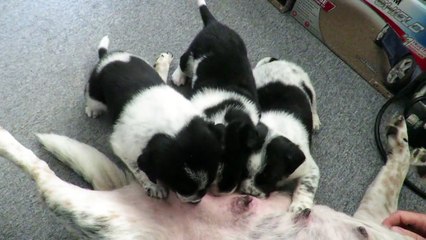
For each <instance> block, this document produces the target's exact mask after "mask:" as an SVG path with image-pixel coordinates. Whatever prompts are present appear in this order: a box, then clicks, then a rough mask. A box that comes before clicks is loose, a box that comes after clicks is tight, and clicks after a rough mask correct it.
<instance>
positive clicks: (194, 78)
mask: <svg viewBox="0 0 426 240" xmlns="http://www.w3.org/2000/svg"><path fill="white" fill-rule="evenodd" d="M205 58H206V57H205V56H202V57H200V58H197V59H194V60H193V61H192V67H191V69H194V70H193V73H192V80H191V86H192V88H194V86H195V82H196V81H197V78H198V76H197V69H198V65H199V64H200V63H201V62H202V61H203V60H204V59H205Z"/></svg>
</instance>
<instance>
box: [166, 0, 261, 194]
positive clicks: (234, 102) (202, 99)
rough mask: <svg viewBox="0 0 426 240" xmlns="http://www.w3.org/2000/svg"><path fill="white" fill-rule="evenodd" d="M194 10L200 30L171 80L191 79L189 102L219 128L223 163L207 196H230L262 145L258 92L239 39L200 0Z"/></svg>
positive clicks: (183, 80)
mask: <svg viewBox="0 0 426 240" xmlns="http://www.w3.org/2000/svg"><path fill="white" fill-rule="evenodd" d="M198 6H199V10H200V14H201V18H202V20H203V23H204V28H203V29H202V30H201V31H200V32H199V33H198V34H197V36H196V37H195V38H194V40H193V41H192V43H191V44H190V45H189V47H188V49H187V51H186V52H185V53H184V54H183V55H182V56H181V58H180V62H179V67H178V68H177V69H176V71H175V72H174V73H173V76H172V81H173V83H174V84H175V85H178V86H179V85H183V84H185V81H186V79H187V78H191V80H192V81H191V88H192V97H191V102H192V103H193V104H194V105H195V106H196V107H197V108H198V109H200V110H202V111H203V113H204V115H205V117H206V119H208V120H210V121H213V122H215V123H216V124H223V125H224V128H225V129H224V130H225V136H224V141H225V154H224V156H225V157H224V158H225V159H224V161H223V162H221V163H220V165H219V171H218V174H217V179H216V180H215V184H214V185H213V186H214V188H213V189H212V192H213V193H216V194H218V193H220V192H223V193H225V192H227V193H229V192H233V191H234V190H235V189H236V187H237V185H238V184H239V182H240V181H241V178H242V176H244V175H246V173H245V172H244V171H243V170H244V169H245V166H246V163H247V159H248V157H249V155H250V154H251V153H252V152H253V151H256V150H258V149H259V148H260V146H261V145H262V136H260V135H261V134H260V133H259V131H258V130H257V129H256V125H257V123H258V121H259V110H258V101H257V93H256V87H255V83H254V77H253V73H252V70H251V66H250V62H249V60H248V57H247V50H246V47H245V44H244V41H243V40H242V39H241V37H240V36H239V35H238V34H237V33H236V32H235V31H234V30H232V29H230V28H229V27H227V26H225V25H223V24H222V23H220V22H218V21H217V20H216V19H215V18H214V17H213V15H212V14H211V13H210V11H209V10H208V8H207V6H206V3H205V1H204V0H198Z"/></svg>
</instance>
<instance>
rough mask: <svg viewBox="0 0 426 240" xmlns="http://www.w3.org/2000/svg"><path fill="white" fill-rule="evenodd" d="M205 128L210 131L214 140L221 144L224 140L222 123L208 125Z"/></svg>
mask: <svg viewBox="0 0 426 240" xmlns="http://www.w3.org/2000/svg"><path fill="white" fill-rule="evenodd" d="M207 126H208V128H209V129H210V131H212V132H213V134H214V135H215V136H216V138H217V139H219V141H220V142H221V143H222V144H223V142H224V138H225V125H223V124H222V123H218V124H214V123H209V124H208V125H207Z"/></svg>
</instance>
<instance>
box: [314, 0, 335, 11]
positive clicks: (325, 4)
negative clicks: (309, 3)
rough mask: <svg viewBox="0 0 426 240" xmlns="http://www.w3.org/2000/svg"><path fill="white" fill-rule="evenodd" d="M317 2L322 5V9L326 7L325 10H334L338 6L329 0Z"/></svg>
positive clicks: (316, 0) (318, 0) (317, 0)
mask: <svg viewBox="0 0 426 240" xmlns="http://www.w3.org/2000/svg"><path fill="white" fill-rule="evenodd" d="M315 2H316V3H317V4H318V5H320V7H321V8H322V9H324V11H326V12H329V11H331V10H333V9H334V8H335V7H336V5H334V3H332V2H331V1H329V0H315Z"/></svg>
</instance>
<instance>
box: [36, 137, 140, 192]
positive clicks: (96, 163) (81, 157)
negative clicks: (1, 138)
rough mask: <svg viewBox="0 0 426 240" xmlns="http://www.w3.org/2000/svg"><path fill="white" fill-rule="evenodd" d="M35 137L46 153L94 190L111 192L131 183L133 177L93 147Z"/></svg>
mask: <svg viewBox="0 0 426 240" xmlns="http://www.w3.org/2000/svg"><path fill="white" fill-rule="evenodd" d="M36 135H37V138H38V141H39V142H40V143H41V144H42V145H43V146H44V147H45V148H46V150H47V151H49V152H50V153H52V154H53V155H54V156H55V157H56V158H58V160H59V161H61V162H62V163H64V164H65V165H67V166H68V167H70V168H71V169H73V170H74V171H75V172H77V173H78V174H79V175H80V176H82V177H83V178H84V179H85V180H86V181H87V182H89V183H90V184H92V186H93V188H94V189H96V190H112V189H116V188H120V187H123V186H126V185H128V184H130V183H131V182H132V181H133V175H131V174H130V173H128V172H126V171H123V170H121V169H120V168H118V167H117V165H115V164H114V163H113V162H112V161H111V160H110V159H108V157H107V156H105V155H104V154H103V153H101V152H99V151H98V150H97V149H95V148H94V147H91V146H89V145H87V144H84V143H81V142H78V141H76V140H73V139H71V138H68V137H65V136H60V135H55V134H36Z"/></svg>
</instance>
